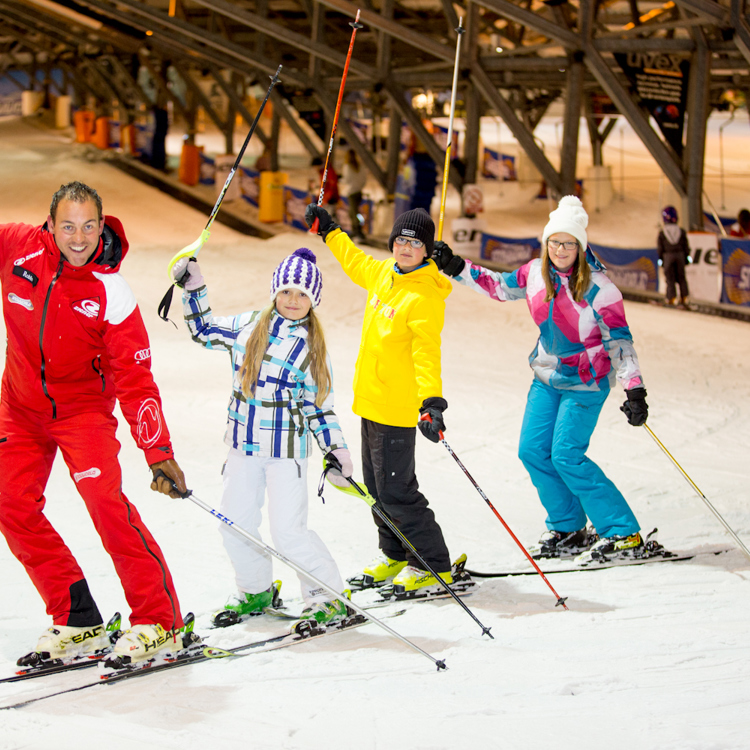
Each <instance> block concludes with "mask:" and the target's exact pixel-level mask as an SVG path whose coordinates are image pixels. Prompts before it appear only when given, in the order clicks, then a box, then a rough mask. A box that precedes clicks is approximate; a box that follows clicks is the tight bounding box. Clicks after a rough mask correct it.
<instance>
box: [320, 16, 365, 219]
mask: <svg viewBox="0 0 750 750" xmlns="http://www.w3.org/2000/svg"><path fill="white" fill-rule="evenodd" d="M349 26H351V27H352V38H351V41H350V42H349V51H348V52H347V54H346V62H345V63H344V75H342V76H341V85H340V86H339V98H338V101H337V102H336V112H335V114H334V115H333V127H332V128H331V138H330V140H329V141H328V153H327V154H326V163H325V166H324V167H323V178H322V180H321V181H320V194H319V195H318V205H319V206H321V205H322V204H323V192H324V190H325V187H326V178H327V177H328V161H329V160H330V158H331V152H332V151H333V140H334V138H335V136H336V126H337V125H338V122H339V112H340V111H341V102H342V100H343V98H344V88H345V86H346V76H347V74H348V73H349V63H350V62H351V59H352V50H353V49H354V38H355V37H356V36H357V29H362V28H364V25H363V24H361V23H360V22H359V9H357V15H356V17H355V18H354V21H350V22H349ZM319 224H320V222H319V221H318V219H315V221H313V224H312V226H311V227H310V233H311V234H317V233H318V226H319Z"/></svg>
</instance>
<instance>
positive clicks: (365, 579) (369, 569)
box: [346, 553, 406, 591]
mask: <svg viewBox="0 0 750 750" xmlns="http://www.w3.org/2000/svg"><path fill="white" fill-rule="evenodd" d="M405 567H406V560H391V558H390V557H388V556H387V555H384V554H382V553H381V554H379V555H378V556H377V557H376V558H375V559H374V560H372V562H370V563H369V565H367V566H365V569H364V570H363V571H362V575H358V576H352V577H351V578H347V580H346V582H347V583H348V584H349V585H350V586H351V590H352V591H361V590H362V589H372V588H380V587H381V586H385V584H386V583H390V582H391V581H392V580H393V577H394V576H395V575H397V574H398V573H400V572H401V571H402V570H403V569H404V568H405Z"/></svg>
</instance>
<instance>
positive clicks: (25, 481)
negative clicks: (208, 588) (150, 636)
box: [0, 403, 183, 629]
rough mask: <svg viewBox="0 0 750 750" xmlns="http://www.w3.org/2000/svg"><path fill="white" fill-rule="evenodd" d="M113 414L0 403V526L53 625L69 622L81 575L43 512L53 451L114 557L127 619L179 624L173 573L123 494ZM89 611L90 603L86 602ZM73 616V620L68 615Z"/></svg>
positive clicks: (167, 626) (133, 622)
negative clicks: (48, 413)
mask: <svg viewBox="0 0 750 750" xmlns="http://www.w3.org/2000/svg"><path fill="white" fill-rule="evenodd" d="M116 428H117V420H116V419H115V417H114V416H113V415H112V414H103V413H96V412H89V413H86V414H77V415H76V416H72V417H66V418H64V419H47V418H45V417H41V416H40V415H39V414H38V413H37V414H35V413H31V412H22V411H19V410H18V409H13V408H10V407H9V406H8V405H7V404H5V403H2V404H0V531H2V533H3V535H4V536H5V539H6V540H7V542H8V546H9V547H10V550H11V552H12V553H13V554H14V555H15V556H16V557H17V558H18V560H19V561H20V562H21V563H22V565H23V566H24V567H25V568H26V572H27V573H28V574H29V576H30V577H31V580H32V581H33V583H34V585H35V586H36V588H37V590H38V591H39V593H40V594H41V596H42V599H44V602H45V604H46V605H47V613H48V614H50V615H51V616H52V618H53V621H54V624H55V625H67V624H74V623H73V622H72V621H71V622H70V623H69V620H70V619H71V612H72V610H73V609H74V606H72V605H73V603H72V602H71V587H73V588H72V591H73V598H75V599H78V594H79V593H80V591H81V588H83V590H84V591H85V595H86V596H88V587H87V585H86V583H85V580H84V574H83V571H82V570H81V568H80V567H79V565H78V563H77V562H76V560H75V558H74V557H73V555H72V553H71V551H70V550H69V549H68V547H67V546H66V545H65V543H64V542H63V540H62V538H61V537H60V535H59V534H58V533H57V532H56V531H55V529H54V528H53V527H52V525H51V524H50V522H49V521H48V520H47V517H46V516H45V515H44V506H45V503H46V499H45V497H44V489H45V487H46V485H47V480H48V479H49V475H50V471H51V470H52V462H53V460H54V458H55V454H56V452H57V449H58V448H59V449H60V451H61V453H62V456H63V458H64V460H65V463H66V465H67V467H68V470H69V471H70V476H71V477H72V479H73V481H74V482H75V484H76V488H77V489H78V492H79V494H80V495H81V497H82V498H83V501H84V503H85V504H86V508H87V510H88V512H89V515H90V516H91V520H92V521H93V522H94V527H95V528H96V531H97V532H98V534H99V536H100V537H101V540H102V543H103V544H104V549H105V550H106V551H107V553H108V554H109V555H110V557H111V558H112V561H113V562H114V565H115V570H116V571H117V575H118V576H119V577H120V581H121V582H122V587H123V589H124V591H125V597H126V599H127V601H128V604H129V606H130V609H131V616H130V623H131V625H138V624H153V623H159V624H161V625H162V626H163V627H164V628H165V629H172V628H175V627H182V624H183V623H182V617H181V616H180V605H179V602H178V600H177V594H176V592H175V590H174V585H173V583H172V576H171V574H170V572H169V568H168V567H167V563H166V562H165V560H164V556H163V555H162V552H161V550H160V549H159V545H158V544H157V543H156V542H155V541H154V538H153V537H152V536H151V533H150V532H149V530H148V529H147V528H146V526H145V525H144V524H143V521H142V520H141V518H140V516H139V514H138V511H137V510H136V509H135V507H134V506H133V505H131V503H130V502H129V501H128V499H127V498H126V497H125V495H124V494H123V493H122V472H121V469H120V464H119V462H118V460H117V454H118V453H119V451H120V443H119V442H118V440H117V438H116V436H115V430H116ZM91 605H92V607H93V611H96V605H95V604H94V603H93V600H92V601H91ZM73 619H75V618H73Z"/></svg>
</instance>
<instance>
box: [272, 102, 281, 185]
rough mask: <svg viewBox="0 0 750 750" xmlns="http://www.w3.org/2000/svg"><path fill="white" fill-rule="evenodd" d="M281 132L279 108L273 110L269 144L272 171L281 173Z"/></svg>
mask: <svg viewBox="0 0 750 750" xmlns="http://www.w3.org/2000/svg"><path fill="white" fill-rule="evenodd" d="M280 131H281V113H280V112H279V108H278V107H274V108H273V115H272V116H271V135H270V137H269V144H270V146H271V171H272V172H278V171H279V132H280Z"/></svg>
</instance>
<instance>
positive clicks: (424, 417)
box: [421, 414, 568, 609]
mask: <svg viewBox="0 0 750 750" xmlns="http://www.w3.org/2000/svg"><path fill="white" fill-rule="evenodd" d="M421 419H422V420H427V421H428V422H432V419H431V418H430V415H429V414H423V415H422V416H421ZM440 442H441V443H442V444H443V445H444V446H445V448H446V450H447V451H448V453H450V454H451V456H453V458H454V459H456V463H457V464H458V465H459V466H460V467H461V471H463V473H464V474H466V476H467V478H468V480H469V481H470V482H471V483H472V484H473V485H474V489H476V491H477V492H478V493H479V494H480V495H481V497H482V499H483V500H484V502H485V503H487V505H489V506H490V510H491V511H492V512H493V513H494V514H495V515H496V516H497V520H498V521H500V523H501V524H502V525H503V526H504V527H505V530H506V531H507V532H508V533H509V534H510V535H511V537H512V539H513V541H514V542H515V543H516V544H517V545H518V546H519V548H520V549H521V551H522V552H523V554H524V555H526V557H527V558H528V560H529V562H530V563H531V564H532V565H533V566H534V569H535V570H536V572H537V573H539V575H540V576H541V577H542V580H543V581H544V582H545V583H546V584H547V586H549V589H550V591H551V592H552V593H553V594H554V595H555V598H556V599H557V604H555V606H556V607H558V606H561V605H562V608H563V609H567V608H568V607H567V605H566V604H565V601H566V600H567V598H568V597H567V596H566V597H561V596H560V594H558V593H557V591H555V589H554V588H553V586H552V584H551V583H550V582H549V581H548V580H547V576H545V575H544V573H543V572H542V569H541V568H540V567H539V566H538V565H537V564H536V561H535V560H534V558H533V557H532V556H531V555H530V554H529V551H528V550H527V549H526V547H524V546H523V544H521V542H520V541H518V537H517V536H516V535H515V534H514V533H513V532H512V531H511V528H510V526H508V524H507V523H505V519H503V517H502V516H501V515H500V514H499V513H498V512H497V510H496V509H495V506H494V505H493V504H492V503H491V502H490V499H489V498H488V497H487V495H485V494H484V492H482V488H481V487H480V486H479V485H478V484H477V483H476V481H474V477H473V476H471V474H469V472H468V471H467V469H466V467H465V466H464V465H463V464H462V463H461V459H460V458H459V457H458V456H457V455H456V454H455V453H454V452H453V448H451V447H450V445H448V443H447V442H446V440H445V436H444V435H443V431H442V430H441V431H440Z"/></svg>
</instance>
